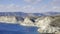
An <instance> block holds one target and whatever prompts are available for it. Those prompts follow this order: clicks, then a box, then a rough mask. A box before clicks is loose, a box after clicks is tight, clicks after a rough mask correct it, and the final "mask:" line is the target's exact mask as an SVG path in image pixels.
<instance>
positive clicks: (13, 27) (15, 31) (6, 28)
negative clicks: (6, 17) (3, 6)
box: [0, 22, 39, 34]
mask: <svg viewBox="0 0 60 34" xmlns="http://www.w3.org/2000/svg"><path fill="white" fill-rule="evenodd" d="M37 29H38V28H37V27H33V26H30V27H28V26H21V25H19V24H7V23H1V22H0V34H39V33H38V32H37Z"/></svg>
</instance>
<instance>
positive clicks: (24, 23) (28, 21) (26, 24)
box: [20, 17, 34, 26]
mask: <svg viewBox="0 0 60 34" xmlns="http://www.w3.org/2000/svg"><path fill="white" fill-rule="evenodd" d="M20 24H21V25H24V26H34V23H33V22H32V21H31V20H30V18H28V17H26V18H25V19H24V21H23V22H22V23H20Z"/></svg>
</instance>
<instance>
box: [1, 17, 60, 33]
mask: <svg viewBox="0 0 60 34" xmlns="http://www.w3.org/2000/svg"><path fill="white" fill-rule="evenodd" d="M31 18H32V17H26V18H21V19H23V20H21V19H20V17H19V18H16V17H15V16H0V22H3V23H12V24H15V23H17V22H18V24H20V25H23V26H35V27H38V30H37V31H38V32H40V33H55V32H58V33H59V32H60V16H53V17H52V16H45V17H44V16H43V17H37V18H36V19H31ZM32 20H33V21H32Z"/></svg>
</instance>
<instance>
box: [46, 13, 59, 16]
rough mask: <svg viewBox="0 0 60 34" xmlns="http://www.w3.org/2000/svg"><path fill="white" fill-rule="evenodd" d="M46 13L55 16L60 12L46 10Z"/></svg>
mask: <svg viewBox="0 0 60 34" xmlns="http://www.w3.org/2000/svg"><path fill="white" fill-rule="evenodd" d="M45 15H48V16H55V15H60V12H46V13H45Z"/></svg>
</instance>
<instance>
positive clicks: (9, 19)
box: [0, 16, 16, 23]
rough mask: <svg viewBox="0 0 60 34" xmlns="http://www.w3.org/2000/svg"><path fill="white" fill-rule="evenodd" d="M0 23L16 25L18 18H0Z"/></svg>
mask: <svg viewBox="0 0 60 34" xmlns="http://www.w3.org/2000/svg"><path fill="white" fill-rule="evenodd" d="M0 22H3V23H16V18H15V16H0Z"/></svg>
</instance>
